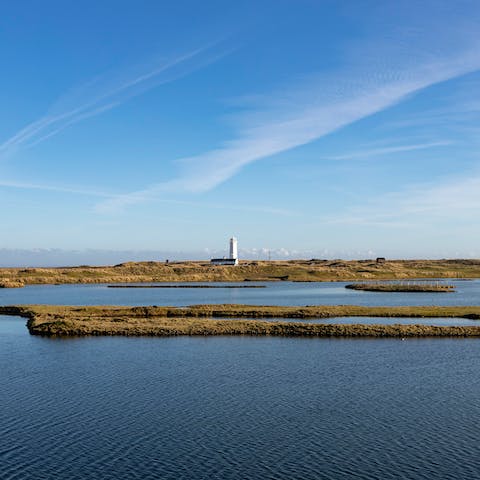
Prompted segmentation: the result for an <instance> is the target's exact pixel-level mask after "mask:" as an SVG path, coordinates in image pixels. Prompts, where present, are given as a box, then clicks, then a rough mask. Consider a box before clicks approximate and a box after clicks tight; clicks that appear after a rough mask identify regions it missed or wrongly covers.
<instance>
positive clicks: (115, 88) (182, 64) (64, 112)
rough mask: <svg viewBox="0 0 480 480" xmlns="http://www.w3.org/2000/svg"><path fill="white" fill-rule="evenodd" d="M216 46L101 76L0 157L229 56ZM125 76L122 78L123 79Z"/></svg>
mask: <svg viewBox="0 0 480 480" xmlns="http://www.w3.org/2000/svg"><path fill="white" fill-rule="evenodd" d="M214 47H215V44H211V45H207V46H205V47H202V48H198V49H196V50H193V51H191V52H188V53H186V54H183V55H179V56H177V57H175V58H171V59H169V60H163V61H161V62H156V65H155V66H152V65H150V66H145V65H143V66H141V67H136V68H132V67H130V68H129V72H127V73H125V72H123V73H118V72H117V73H113V74H109V75H105V76H102V77H98V78H96V79H94V80H92V81H90V82H88V83H87V84H85V85H83V86H82V87H79V88H77V89H76V91H75V92H71V93H69V94H67V95H65V96H64V98H62V99H61V100H59V101H58V102H57V103H56V104H55V105H53V106H52V108H51V109H50V111H49V112H48V113H47V114H46V115H45V116H43V117H41V118H40V119H38V120H36V121H34V122H32V123H30V124H29V125H27V126H26V127H24V128H22V129H21V130H20V131H18V132H17V133H16V134H14V135H12V136H11V137H10V138H9V139H7V140H5V141H4V142H3V143H1V144H0V155H3V156H5V155H8V154H11V153H12V152H14V151H16V150H17V149H20V148H28V147H32V146H34V145H37V144H39V143H41V142H43V141H44V140H46V139H48V138H50V137H53V136H55V135H57V134H58V133H60V132H61V131H63V130H65V129H66V128H67V127H69V126H71V125H73V124H75V123H78V122H80V121H82V120H85V119H87V118H90V117H94V116H96V115H100V114H102V113H104V112H106V111H108V110H111V109H112V108H115V107H117V106H119V105H120V104H122V103H124V102H125V101H127V100H128V99H130V98H132V97H135V96H137V95H140V94H142V93H144V92H146V91H147V90H150V89H151V88H154V87H157V86H159V85H161V84H165V83H169V82H172V81H174V80H176V79H178V78H181V77H183V76H185V75H187V74H189V73H191V72H192V71H194V70H197V69H199V68H202V67H204V66H206V65H208V64H210V63H212V62H214V61H216V60H218V59H219V58H221V57H223V56H224V55H226V54H227V52H226V51H220V49H218V48H217V49H216V51H215V50H214ZM122 77H123V78H122Z"/></svg>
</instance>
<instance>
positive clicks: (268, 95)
mask: <svg viewBox="0 0 480 480" xmlns="http://www.w3.org/2000/svg"><path fill="white" fill-rule="evenodd" d="M479 28H480V4H479V3H478V2H475V1H470V0H459V1H456V2H450V1H442V0H440V1H429V0H427V1H415V2H413V1H405V2H394V1H380V0H362V1H353V0H350V1H335V2H333V1H330V0H328V1H318V2H317V1H311V0H295V1H293V0H275V1H273V0H266V1H261V2H258V1H251V0H246V1H245V2H221V1H212V0H205V1H203V2H194V1H193V0H177V1H175V2H173V1H169V0H167V1H164V2H156V1H153V0H146V1H143V2H140V3H139V2H133V1H131V0H126V1H124V2H114V1H113V0H106V1H103V2H93V1H90V0H87V1H85V2H77V3H69V4H68V5H67V4H66V3H64V2H59V1H53V0H45V1H44V2H41V3H35V2H31V3H29V4H28V5H27V4H26V3H24V2H16V3H15V2H8V3H6V4H4V5H2V7H1V10H0V40H1V41H0V55H1V58H2V65H3V75H2V76H1V77H0V86H1V88H0V99H1V100H0V102H1V105H2V108H1V109H0V197H1V201H2V207H3V208H2V228H1V229H0V232H1V233H0V264H3V265H5V264H12V263H14V262H16V261H17V260H12V259H17V258H18V259H19V260H18V262H19V263H22V262H21V261H20V258H21V257H22V255H23V258H24V259H26V260H25V262H23V264H27V263H28V261H27V259H29V258H31V259H32V260H31V262H30V263H31V264H36V263H37V264H42V259H41V258H40V256H41V255H44V259H50V260H45V262H46V263H44V264H48V262H49V261H50V262H51V263H52V262H53V263H54V262H56V261H60V260H59V259H60V258H61V263H62V264H68V263H71V264H73V263H76V262H77V261H79V259H80V258H81V260H82V263H108V262H110V261H111V260H113V261H116V260H117V259H118V258H121V259H122V260H125V261H126V260H128V258H124V255H125V254H126V253H127V252H132V257H133V258H132V260H134V259H145V260H149V259H156V257H166V258H168V256H169V255H170V256H171V257H172V259H175V258H176V259H187V258H192V259H198V258H208V256H209V255H210V254H219V253H220V254H221V253H222V252H223V251H224V250H225V251H226V248H227V240H228V238H229V237H230V236H232V235H235V236H237V237H238V238H239V247H240V256H241V257H242V255H243V257H250V258H265V257H266V256H267V254H272V258H312V257H317V258H339V257H343V258H362V257H363V258H367V257H374V256H377V255H378V256H388V257H391V258H414V257H417V258H448V257H457V258H458V257H462V258H472V257H480V246H479V245H480V243H479V241H478V238H480V225H479V222H478V220H477V218H478V211H479V209H480V161H479V158H478V157H479V155H478V151H479V148H478V147H479V138H480V135H479V133H480V122H479V120H480V88H479V87H480V37H479V36H478V31H479ZM79 252H80V253H79ZM269 252H270V253H269ZM152 257H155V258H152ZM35 259H36V260H35ZM158 259H163V258H158Z"/></svg>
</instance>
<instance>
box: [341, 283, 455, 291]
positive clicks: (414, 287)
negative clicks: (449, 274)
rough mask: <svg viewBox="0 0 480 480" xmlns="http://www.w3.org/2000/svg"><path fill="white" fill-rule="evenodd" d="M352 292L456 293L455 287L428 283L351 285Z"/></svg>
mask: <svg viewBox="0 0 480 480" xmlns="http://www.w3.org/2000/svg"><path fill="white" fill-rule="evenodd" d="M345 288H349V289H351V290H364V291H367V292H439V293H446V292H454V291H455V285H447V284H445V283H439V282H436V283H427V282H395V283H393V282H383V283H378V282H377V283H351V284H349V285H345Z"/></svg>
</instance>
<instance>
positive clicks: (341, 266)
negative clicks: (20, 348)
mask: <svg viewBox="0 0 480 480" xmlns="http://www.w3.org/2000/svg"><path fill="white" fill-rule="evenodd" d="M0 278H1V279H3V281H4V282H10V281H12V282H19V283H24V284H26V285H34V284H65V283H136V282H244V281H285V280H287V281H295V282H322V281H366V280H402V279H420V278H459V279H466V278H480V260H392V261H386V262H385V263H377V262H376V261H375V260H351V261H346V260H320V259H311V260H291V261H268V262H267V261H258V262H257V261H241V262H240V264H239V265H238V266H237V267H232V266H212V265H210V262H169V263H165V262H127V263H122V264H119V265H115V266H103V267H90V266H79V267H68V268H2V269H0Z"/></svg>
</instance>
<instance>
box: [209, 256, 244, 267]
mask: <svg viewBox="0 0 480 480" xmlns="http://www.w3.org/2000/svg"><path fill="white" fill-rule="evenodd" d="M210 263H211V264H212V265H238V258H212V259H211V260H210Z"/></svg>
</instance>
